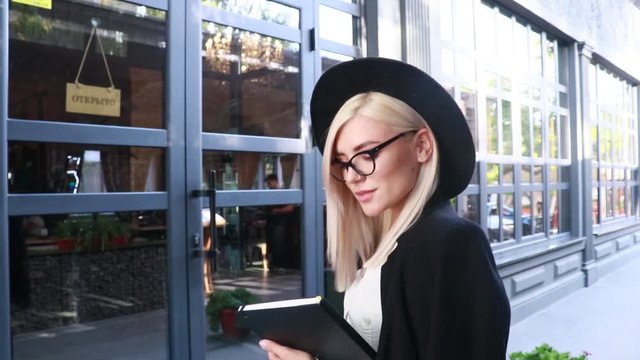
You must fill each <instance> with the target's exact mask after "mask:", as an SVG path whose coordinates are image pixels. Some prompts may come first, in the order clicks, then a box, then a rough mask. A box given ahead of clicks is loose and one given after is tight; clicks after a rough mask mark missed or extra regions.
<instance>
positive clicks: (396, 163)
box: [332, 116, 426, 219]
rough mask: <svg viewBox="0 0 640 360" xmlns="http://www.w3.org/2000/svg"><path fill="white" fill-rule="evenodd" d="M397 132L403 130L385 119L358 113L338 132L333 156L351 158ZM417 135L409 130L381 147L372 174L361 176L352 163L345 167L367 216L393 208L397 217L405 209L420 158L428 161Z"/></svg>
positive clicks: (345, 160) (417, 171) (350, 183)
mask: <svg viewBox="0 0 640 360" xmlns="http://www.w3.org/2000/svg"><path fill="white" fill-rule="evenodd" d="M421 132H422V131H421ZM398 134H400V132H398V131H397V130H393V129H392V128H391V127H389V126H388V125H386V124H384V123H382V122H379V121H376V120H373V119H371V118H368V117H365V116H356V117H354V118H353V119H351V120H349V121H348V122H347V123H345V124H344V125H343V127H342V128H341V129H340V131H339V132H338V134H337V136H336V140H335V148H334V153H333V154H334V155H333V158H332V160H334V159H335V160H339V161H341V162H348V161H349V160H350V159H351V157H352V156H353V155H354V154H356V153H359V152H361V151H363V150H369V149H372V148H374V147H376V146H377V145H379V144H381V143H383V142H385V141H387V140H389V139H391V138H393V137H394V136H396V135H398ZM415 139H416V133H415V132H410V133H407V134H406V135H403V136H401V137H400V138H398V139H397V140H395V141H393V142H392V143H390V144H389V145H387V146H385V147H384V148H382V149H381V150H380V151H379V152H378V153H377V154H376V156H375V171H374V172H373V173H372V174H370V175H367V176H362V175H360V174H358V173H357V172H356V171H355V170H353V168H350V167H349V168H348V170H346V172H345V175H344V179H345V180H346V182H345V185H346V186H347V187H348V188H349V190H350V191H351V193H352V194H353V196H354V197H355V199H356V200H357V201H358V202H359V203H360V206H362V210H363V211H364V213H365V214H366V215H367V216H378V215H380V214H381V213H382V212H383V211H385V210H387V209H391V210H392V214H393V218H394V219H395V217H396V216H397V215H398V214H399V213H400V211H401V210H402V207H403V206H404V203H405V201H406V198H407V196H408V194H409V193H410V192H411V190H412V189H413V187H414V186H415V184H416V180H417V177H418V173H419V169H420V166H421V165H422V164H421V162H424V161H426V160H424V159H423V157H421V154H420V153H419V151H418V149H417V146H416V141H415ZM419 160H423V161H419Z"/></svg>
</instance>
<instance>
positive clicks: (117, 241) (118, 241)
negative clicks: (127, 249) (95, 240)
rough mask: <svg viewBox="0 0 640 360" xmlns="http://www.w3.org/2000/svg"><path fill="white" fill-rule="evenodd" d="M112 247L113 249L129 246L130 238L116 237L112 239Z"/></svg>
mask: <svg viewBox="0 0 640 360" xmlns="http://www.w3.org/2000/svg"><path fill="white" fill-rule="evenodd" d="M110 241H111V246H113V247H123V246H127V245H128V244H129V238H128V237H126V236H114V237H112V238H111V239H110Z"/></svg>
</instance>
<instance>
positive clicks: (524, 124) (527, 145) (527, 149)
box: [520, 106, 531, 156]
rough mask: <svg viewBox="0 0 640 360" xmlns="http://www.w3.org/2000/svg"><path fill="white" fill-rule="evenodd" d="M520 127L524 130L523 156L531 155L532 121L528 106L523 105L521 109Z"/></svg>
mask: <svg viewBox="0 0 640 360" xmlns="http://www.w3.org/2000/svg"><path fill="white" fill-rule="evenodd" d="M520 128H521V130H522V137H521V139H522V145H521V151H522V156H531V121H530V119H529V107H528V106H522V108H521V109H520Z"/></svg>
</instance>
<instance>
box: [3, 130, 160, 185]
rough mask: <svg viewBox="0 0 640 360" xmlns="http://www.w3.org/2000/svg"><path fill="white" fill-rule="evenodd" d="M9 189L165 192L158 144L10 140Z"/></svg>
mask: <svg viewBox="0 0 640 360" xmlns="http://www.w3.org/2000/svg"><path fill="white" fill-rule="evenodd" d="M9 171H10V172H11V174H12V180H11V182H10V186H9V192H10V193H100V192H147V191H164V189H165V185H164V178H165V171H164V150H163V149H158V148H143V147H124V146H105V145H76V144H57V143H35V142H9Z"/></svg>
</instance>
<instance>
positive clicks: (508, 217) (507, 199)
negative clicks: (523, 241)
mask: <svg viewBox="0 0 640 360" xmlns="http://www.w3.org/2000/svg"><path fill="white" fill-rule="evenodd" d="M501 198H502V212H501V216H500V220H501V223H502V240H503V241H505V240H512V239H515V208H514V207H513V193H506V194H502V196H501Z"/></svg>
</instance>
